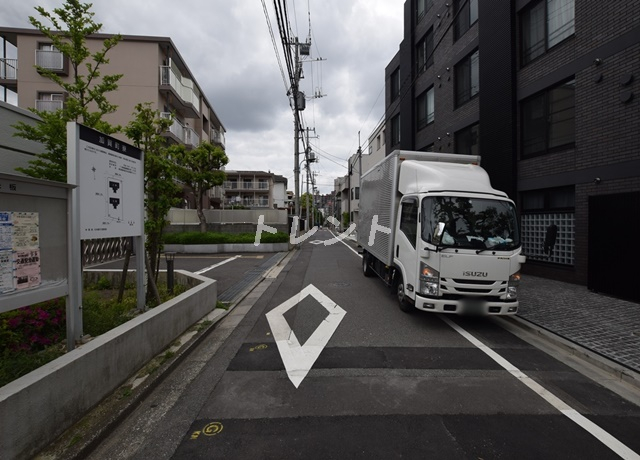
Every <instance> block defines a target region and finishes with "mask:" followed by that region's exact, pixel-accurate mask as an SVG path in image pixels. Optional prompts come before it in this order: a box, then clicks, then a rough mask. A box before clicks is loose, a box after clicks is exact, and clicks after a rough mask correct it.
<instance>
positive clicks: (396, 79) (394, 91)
mask: <svg viewBox="0 0 640 460" xmlns="http://www.w3.org/2000/svg"><path fill="white" fill-rule="evenodd" d="M398 96H400V69H396V70H394V71H393V73H392V74H391V101H395V100H396V99H397V98H398Z"/></svg>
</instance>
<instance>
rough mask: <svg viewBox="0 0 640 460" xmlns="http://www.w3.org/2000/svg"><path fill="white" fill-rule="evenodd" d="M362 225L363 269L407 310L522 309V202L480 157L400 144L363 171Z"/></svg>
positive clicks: (495, 311)
mask: <svg viewBox="0 0 640 460" xmlns="http://www.w3.org/2000/svg"><path fill="white" fill-rule="evenodd" d="M357 230H358V231H357V240H358V245H359V246H360V247H361V248H362V267H363V271H364V275H365V276H373V275H374V274H377V275H378V276H380V277H381V278H382V279H383V280H384V281H385V282H386V283H387V284H388V285H389V286H390V287H392V289H393V291H394V293H395V295H396V296H397V299H398V303H399V306H400V308H401V309H402V310H403V311H406V312H411V311H414V309H415V308H417V309H419V310H425V311H431V312H439V313H457V314H479V315H513V314H515V313H517V311H518V294H517V288H518V284H519V283H520V265H521V264H522V263H524V262H525V257H524V255H522V254H521V250H522V246H521V240H520V230H519V226H518V217H517V214H516V207H515V205H514V203H513V201H512V200H510V199H509V198H508V196H507V195H506V194H505V193H504V192H501V191H498V190H495V189H493V188H492V187H491V183H490V180H489V175H488V174H487V172H486V171H485V170H484V169H482V168H481V167H480V156H476V155H459V154H450V153H431V152H412V151H405V150H396V151H394V152H393V153H391V154H390V155H389V156H387V157H386V158H385V159H384V160H382V161H380V162H379V163H377V164H376V165H375V166H373V167H372V168H371V169H370V170H368V171H367V172H365V173H364V174H363V175H362V179H361V184H360V206H359V219H358V226H357Z"/></svg>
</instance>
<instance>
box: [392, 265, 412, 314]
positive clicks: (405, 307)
mask: <svg viewBox="0 0 640 460" xmlns="http://www.w3.org/2000/svg"><path fill="white" fill-rule="evenodd" d="M394 284H395V292H396V299H398V307H400V310H402V311H403V312H405V313H412V312H413V310H414V309H413V305H411V304H410V303H409V299H407V295H406V292H405V290H404V280H403V279H402V275H401V274H400V271H399V270H398V271H396V275H395V283H394Z"/></svg>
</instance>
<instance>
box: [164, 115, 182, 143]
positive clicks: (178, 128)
mask: <svg viewBox="0 0 640 460" xmlns="http://www.w3.org/2000/svg"><path fill="white" fill-rule="evenodd" d="M160 116H161V117H162V118H166V119H168V120H173V123H171V126H169V132H170V133H171V134H173V135H174V136H176V137H177V138H178V140H180V142H182V143H183V144H184V126H183V125H182V123H180V122H179V121H178V120H176V119H175V118H173V116H172V115H171V113H170V112H162V113H160Z"/></svg>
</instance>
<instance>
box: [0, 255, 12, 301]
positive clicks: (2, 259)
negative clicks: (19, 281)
mask: <svg viewBox="0 0 640 460" xmlns="http://www.w3.org/2000/svg"><path fill="white" fill-rule="evenodd" d="M13 272H14V264H13V252H12V251H10V250H9V251H6V250H4V251H2V250H0V294H4V293H5V292H11V291H13V290H14V289H15V284H14V273H13Z"/></svg>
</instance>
